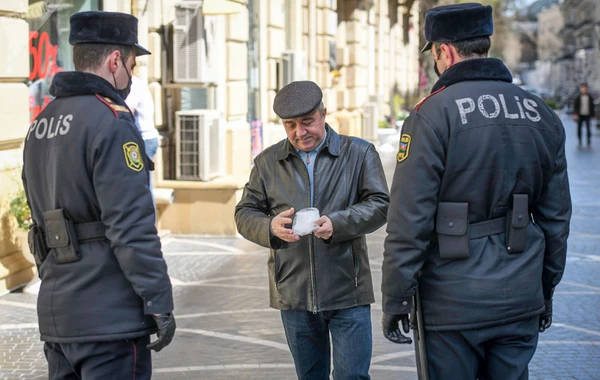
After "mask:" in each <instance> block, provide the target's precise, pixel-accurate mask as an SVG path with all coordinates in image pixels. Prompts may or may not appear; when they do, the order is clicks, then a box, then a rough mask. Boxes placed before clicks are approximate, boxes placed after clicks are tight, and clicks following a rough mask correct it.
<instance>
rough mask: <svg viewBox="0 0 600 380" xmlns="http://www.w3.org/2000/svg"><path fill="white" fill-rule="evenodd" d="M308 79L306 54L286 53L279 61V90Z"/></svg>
mask: <svg viewBox="0 0 600 380" xmlns="http://www.w3.org/2000/svg"><path fill="white" fill-rule="evenodd" d="M306 79H307V74H306V53H305V52H303V51H301V50H288V51H284V52H283V53H282V55H281V60H280V61H279V88H283V87H284V86H286V85H288V84H290V83H292V82H295V81H299V80H306Z"/></svg>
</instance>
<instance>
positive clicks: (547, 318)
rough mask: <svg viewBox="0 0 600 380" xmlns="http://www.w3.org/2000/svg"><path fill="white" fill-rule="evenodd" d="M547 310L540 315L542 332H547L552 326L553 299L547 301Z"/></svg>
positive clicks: (545, 302)
mask: <svg viewBox="0 0 600 380" xmlns="http://www.w3.org/2000/svg"><path fill="white" fill-rule="evenodd" d="M544 305H545V306H546V310H545V311H544V312H543V313H542V314H540V332H544V331H546V330H547V329H548V328H549V327H550V325H552V299H549V300H545V301H544Z"/></svg>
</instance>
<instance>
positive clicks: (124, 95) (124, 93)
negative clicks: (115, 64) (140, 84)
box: [113, 56, 133, 100]
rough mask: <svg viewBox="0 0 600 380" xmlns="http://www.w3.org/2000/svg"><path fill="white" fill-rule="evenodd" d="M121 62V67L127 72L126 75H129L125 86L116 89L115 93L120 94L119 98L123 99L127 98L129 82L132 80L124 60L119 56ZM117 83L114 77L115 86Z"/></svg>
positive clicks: (129, 88)
mask: <svg viewBox="0 0 600 380" xmlns="http://www.w3.org/2000/svg"><path fill="white" fill-rule="evenodd" d="M121 62H123V67H124V68H125V71H126V72H127V76H128V77H129V82H128V83H127V86H126V87H125V88H123V89H116V90H117V93H118V94H119V95H120V96H121V98H122V99H123V100H125V99H127V96H128V95H129V93H130V92H131V83H132V82H133V80H132V79H131V75H130V74H129V70H127V65H126V64H125V61H124V60H123V57H122V56H121ZM114 77H115V74H113V79H114ZM116 84H117V81H116V79H115V86H116Z"/></svg>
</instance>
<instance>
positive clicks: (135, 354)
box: [22, 12, 175, 380]
mask: <svg viewBox="0 0 600 380" xmlns="http://www.w3.org/2000/svg"><path fill="white" fill-rule="evenodd" d="M137 22H138V20H137V19H136V18H135V17H133V16H132V15H129V14H125V13H114V12H80V13H75V14H74V15H73V16H71V20H70V23H71V30H70V34H69V42H70V43H71V44H73V45H74V47H73V61H74V64H75V70H76V71H73V72H61V73H58V74H56V76H55V77H54V80H53V82H52V86H51V88H50V93H51V95H52V96H54V97H55V99H54V100H53V101H52V102H50V103H49V104H48V106H47V107H46V108H45V109H44V110H43V111H42V112H41V113H40V115H39V116H38V117H37V118H36V119H35V120H34V121H33V123H32V124H31V126H30V128H29V132H28V134H27V137H26V140H25V148H24V156H23V174H22V177H23V185H24V188H25V192H26V194H27V201H28V205H29V207H30V209H31V214H32V218H33V221H34V223H35V224H34V226H33V227H32V228H31V230H30V233H29V241H30V246H31V247H33V249H32V251H33V254H34V257H35V259H36V264H37V266H38V272H39V276H40V278H41V285H40V290H39V296H38V304H37V312H38V320H39V329H40V333H41V339H42V340H43V341H44V342H45V343H44V353H45V355H46V359H47V361H48V372H49V379H50V380H63V379H84V380H94V379H98V380H100V379H102V380H105V379H138V380H139V379H150V378H151V375H152V361H151V360H152V359H151V354H150V349H154V350H156V351H160V350H161V349H162V348H164V347H165V346H167V345H168V344H169V343H170V342H171V340H172V339H173V335H174V333H175V319H174V317H173V313H172V311H173V294H172V289H171V282H170V280H169V276H168V274H167V266H166V263H165V261H164V259H163V255H162V251H161V246H160V239H159V237H158V235H157V231H156V227H155V226H154V221H155V211H154V207H153V204H152V197H151V194H150V191H149V189H148V176H149V171H148V169H149V167H150V164H151V162H150V161H149V160H148V159H147V157H146V155H145V154H142V152H141V150H140V147H143V146H144V142H143V140H142V138H141V136H140V134H139V132H138V131H137V128H136V127H135V124H134V120H133V115H132V114H131V112H130V111H129V109H128V108H127V106H126V105H125V101H124V99H125V98H126V97H127V93H128V92H129V88H130V86H131V71H132V70H133V68H134V67H135V60H136V56H138V55H142V54H150V52H149V51H148V50H146V49H144V48H143V47H141V46H139V45H138V44H137ZM153 333H158V339H157V340H156V341H155V342H152V343H150V335H151V334H153Z"/></svg>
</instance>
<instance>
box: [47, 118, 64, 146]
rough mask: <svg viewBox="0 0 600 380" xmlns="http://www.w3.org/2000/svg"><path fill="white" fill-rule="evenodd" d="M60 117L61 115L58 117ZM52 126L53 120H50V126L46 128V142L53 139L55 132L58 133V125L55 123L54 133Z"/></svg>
mask: <svg viewBox="0 0 600 380" xmlns="http://www.w3.org/2000/svg"><path fill="white" fill-rule="evenodd" d="M60 116H61V117H62V115H60ZM52 124H54V118H53V117H52V118H50V125H49V126H48V136H46V138H47V139H48V140H50V139H51V138H53V137H54V136H56V132H57V131H58V123H56V124H57V125H56V128H55V129H54V131H52Z"/></svg>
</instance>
